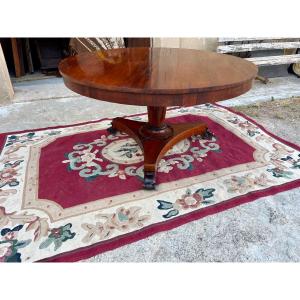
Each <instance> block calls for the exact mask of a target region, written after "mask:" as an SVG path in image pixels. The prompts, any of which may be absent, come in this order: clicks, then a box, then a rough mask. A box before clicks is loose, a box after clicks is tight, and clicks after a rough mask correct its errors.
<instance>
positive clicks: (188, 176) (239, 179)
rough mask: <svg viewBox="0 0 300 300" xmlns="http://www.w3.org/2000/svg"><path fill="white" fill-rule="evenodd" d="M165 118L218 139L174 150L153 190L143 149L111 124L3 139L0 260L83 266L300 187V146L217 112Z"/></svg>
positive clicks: (183, 111) (202, 108) (205, 109)
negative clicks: (197, 124)
mask: <svg viewBox="0 0 300 300" xmlns="http://www.w3.org/2000/svg"><path fill="white" fill-rule="evenodd" d="M167 117H168V122H170V123H172V122H174V123H179V122H193V121H199V120H202V121H204V122H206V123H207V124H208V126H209V128H210V130H211V131H212V132H213V133H214V135H215V137H214V138H213V139H212V140H205V139H202V138H201V137H200V136H192V137H191V138H189V139H186V140H183V141H181V142H180V143H178V144H177V145H176V146H175V147H173V149H171V150H170V151H169V152H168V153H167V154H166V155H165V157H164V158H163V159H162V160H161V161H160V163H159V166H158V172H157V183H158V185H157V189H156V190H155V191H145V190H143V189H142V188H141V186H142V178H143V154H142V152H141V149H140V148H139V147H138V145H137V144H136V143H135V141H134V140H132V139H131V138H129V137H128V136H127V135H125V134H122V133H118V134H117V135H111V134H109V133H108V132H107V131H106V129H107V128H108V127H109V125H110V121H111V120H109V119H104V120H99V121H93V122H88V123H84V124H76V125H69V126H63V127H55V128H43V129H38V130H31V131H23V132H14V133H4V134H1V135H0V151H1V155H0V233H1V235H0V261H2V262H34V261H57V262H69V261H78V260H80V259H84V258H88V257H91V256H93V255H96V254H99V253H101V252H104V251H108V250H112V249H114V248H117V247H120V246H122V245H125V244H128V243H131V242H134V241H137V240H140V239H143V238H145V237H147V236H150V235H152V234H155V233H157V232H160V231H163V230H168V229H172V228H174V227H176V226H179V225H182V224H184V223H187V222H190V221H193V220H196V219H199V218H202V217H205V216H207V215H210V214H214V213H218V212H220V211H222V210H225V209H229V208H232V207H235V206H237V205H240V204H243V203H246V202H249V201H253V200H255V199H258V198H260V197H264V196H268V195H273V194H275V193H278V192H282V191H286V190H288V189H291V188H295V187H299V186H300V148H299V147H298V146H296V145H293V144H291V143H289V142H286V141H284V140H282V139H280V138H278V137H275V136H274V135H272V134H271V133H268V132H267V131H266V130H265V129H264V128H263V127H262V126H260V125H258V124H256V123H255V122H254V121H252V120H250V119H249V118H247V117H245V116H243V115H241V114H237V113H234V112H232V111H231V110H229V109H227V108H224V107H221V106H219V105H211V104H209V105H199V106H194V107H190V108H180V109H172V110H169V111H168V112H167ZM130 118H133V119H135V120H145V119H146V116H145V115H135V116H132V117H130ZM137 246H138V245H137Z"/></svg>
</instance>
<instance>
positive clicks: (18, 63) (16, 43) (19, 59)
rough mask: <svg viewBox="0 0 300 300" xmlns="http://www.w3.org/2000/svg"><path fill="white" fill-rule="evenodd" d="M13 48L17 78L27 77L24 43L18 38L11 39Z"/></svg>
mask: <svg viewBox="0 0 300 300" xmlns="http://www.w3.org/2000/svg"><path fill="white" fill-rule="evenodd" d="M11 46H12V52H13V58H14V66H15V73H16V77H20V76H23V75H25V71H24V62H23V52H22V41H21V40H20V39H17V38H11Z"/></svg>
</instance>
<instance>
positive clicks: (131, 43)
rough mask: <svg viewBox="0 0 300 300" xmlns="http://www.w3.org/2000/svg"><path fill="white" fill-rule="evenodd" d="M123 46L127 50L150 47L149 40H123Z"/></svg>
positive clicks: (140, 38)
mask: <svg viewBox="0 0 300 300" xmlns="http://www.w3.org/2000/svg"><path fill="white" fill-rule="evenodd" d="M124 40H125V45H126V47H128V48H133V47H150V46H151V38H142V37H139V38H124Z"/></svg>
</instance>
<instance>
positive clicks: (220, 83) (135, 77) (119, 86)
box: [59, 48, 257, 189]
mask: <svg viewBox="0 0 300 300" xmlns="http://www.w3.org/2000/svg"><path fill="white" fill-rule="evenodd" d="M59 70H60V73H61V75H62V76H63V78H64V82H65V84H66V86H67V87H69V88H70V89H71V90H73V91H75V92H77V93H79V94H81V95H84V96H88V97H91V98H95V99H98V100H105V101H109V102H116V103H121V104H131V105H145V106H147V109H148V121H147V122H139V121H134V120H128V119H125V118H115V119H113V121H112V127H111V128H110V129H109V132H111V133H114V132H116V131H118V130H119V131H122V132H126V133H127V134H128V135H129V136H131V137H132V138H134V139H135V140H136V142H137V143H138V144H139V145H140V147H141V148H142V150H143V152H144V188H145V189H154V188H155V181H156V180H155V173H156V168H157V164H158V162H159V160H160V159H161V158H162V157H163V155H164V154H165V153H166V152H167V151H168V150H169V149H170V148H172V146H174V145H175V144H176V143H178V142H179V141H180V140H182V139H185V138H187V137H189V136H191V135H197V134H200V135H202V136H203V138H210V137H211V136H212V134H211V133H210V132H209V131H208V128H207V125H206V124H204V123H201V122H199V123H184V124H168V123H167V121H166V120H165V116H166V107H167V106H190V105H195V104H202V103H206V102H216V101H219V100H224V99H228V98H233V97H236V96H238V95H241V94H243V93H245V92H246V91H248V90H249V89H250V88H251V86H252V82H253V79H254V78H255V76H256V75H257V67H256V66H255V65H254V64H252V63H250V62H247V61H246V60H243V59H241V58H237V57H233V56H229V55H224V54H216V53H212V52H206V51H197V50H188V49H170V48H127V49H113V50H107V51H98V52H94V53H84V54H80V55H77V56H74V57H70V58H67V59H65V60H63V61H62V62H61V63H60V64H59Z"/></svg>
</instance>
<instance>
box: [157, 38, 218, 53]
mask: <svg viewBox="0 0 300 300" xmlns="http://www.w3.org/2000/svg"><path fill="white" fill-rule="evenodd" d="M217 43H218V38H153V39H152V46H153V47H170V48H188V49H198V50H208V51H216V49H217Z"/></svg>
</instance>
